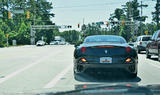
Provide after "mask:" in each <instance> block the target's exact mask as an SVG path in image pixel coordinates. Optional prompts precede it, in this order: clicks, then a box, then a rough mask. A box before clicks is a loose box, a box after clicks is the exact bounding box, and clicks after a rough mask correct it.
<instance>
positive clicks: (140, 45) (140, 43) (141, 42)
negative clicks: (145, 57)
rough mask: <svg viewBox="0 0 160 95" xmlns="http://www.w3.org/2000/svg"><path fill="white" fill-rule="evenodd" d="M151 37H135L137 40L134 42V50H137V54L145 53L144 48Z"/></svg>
mask: <svg viewBox="0 0 160 95" xmlns="http://www.w3.org/2000/svg"><path fill="white" fill-rule="evenodd" d="M151 37H152V36H151V35H143V36H139V37H137V40H136V42H135V48H136V49H137V51H138V53H141V51H146V46H147V44H148V42H149V40H150V39H151Z"/></svg>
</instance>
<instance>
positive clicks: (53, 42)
mask: <svg viewBox="0 0 160 95" xmlns="http://www.w3.org/2000/svg"><path fill="white" fill-rule="evenodd" d="M50 45H58V42H57V41H51V42H50Z"/></svg>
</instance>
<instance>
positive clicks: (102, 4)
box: [54, 2, 124, 8]
mask: <svg viewBox="0 0 160 95" xmlns="http://www.w3.org/2000/svg"><path fill="white" fill-rule="evenodd" d="M120 3H124V2H116V3H101V4H86V5H79V6H59V7H56V6H55V7H54V8H80V7H93V6H110V5H115V4H120Z"/></svg>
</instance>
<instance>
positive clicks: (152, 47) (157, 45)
mask: <svg viewBox="0 0 160 95" xmlns="http://www.w3.org/2000/svg"><path fill="white" fill-rule="evenodd" d="M152 55H156V56H158V61H159V62H160V30H158V31H156V32H155V33H154V34H153V36H152V38H151V40H150V41H149V43H148V44H147V48H146V57H147V58H151V56H152Z"/></svg>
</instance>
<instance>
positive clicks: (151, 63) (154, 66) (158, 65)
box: [149, 63, 160, 69]
mask: <svg viewBox="0 0 160 95" xmlns="http://www.w3.org/2000/svg"><path fill="white" fill-rule="evenodd" d="M149 64H151V65H152V66H154V67H157V68H159V69H160V66H159V65H156V64H153V63H149Z"/></svg>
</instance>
